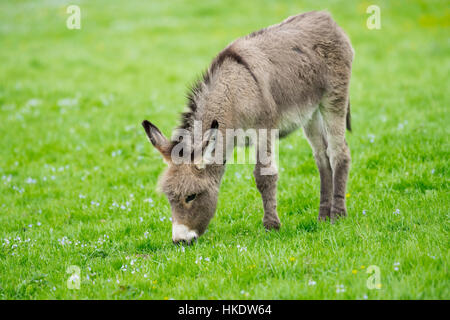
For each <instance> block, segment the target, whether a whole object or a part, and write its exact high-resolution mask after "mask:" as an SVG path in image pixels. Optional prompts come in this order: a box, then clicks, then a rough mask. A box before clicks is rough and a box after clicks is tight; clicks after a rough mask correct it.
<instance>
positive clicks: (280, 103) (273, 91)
mask: <svg viewBox="0 0 450 320" xmlns="http://www.w3.org/2000/svg"><path fill="white" fill-rule="evenodd" d="M353 54H354V53H353V49H352V46H351V44H350V40H349V39H348V37H347V36H346V34H345V33H344V32H343V31H342V29H341V28H340V27H339V26H337V25H336V23H335V22H334V21H333V19H332V18H331V16H330V15H329V14H328V13H326V12H308V13H304V14H300V15H297V16H293V17H290V18H288V19H286V20H284V21H283V22H281V23H279V24H277V25H273V26H270V27H267V28H265V29H262V30H260V31H257V32H254V33H252V34H250V35H248V36H245V37H242V38H239V39H237V40H236V41H234V42H232V43H231V44H230V45H228V46H227V47H226V48H225V49H224V50H223V51H221V52H220V53H219V55H218V56H217V57H216V58H215V59H214V60H213V62H212V63H211V65H210V67H209V68H208V70H207V71H206V72H205V74H204V75H203V77H202V79H201V80H200V81H198V82H197V84H196V85H195V86H194V87H193V88H192V89H191V91H190V93H189V95H188V111H186V112H185V113H183V116H182V123H181V125H180V126H179V128H177V129H176V130H175V132H174V137H175V138H174V137H172V139H171V140H168V139H167V138H166V137H165V136H164V135H163V134H162V133H161V131H160V130H159V129H158V128H157V127H156V126H154V125H153V124H152V123H150V122H149V121H147V120H145V121H144V122H143V123H142V125H143V126H144V129H145V131H146V133H147V135H148V137H149V139H150V141H151V143H152V144H153V145H154V146H155V147H156V149H158V151H159V152H160V153H161V154H162V156H163V158H164V160H165V161H166V162H167V163H168V168H167V170H166V171H165V172H164V174H163V175H162V177H161V179H160V181H159V186H160V189H161V190H162V191H163V192H164V193H165V194H166V196H167V198H168V200H169V202H170V205H171V208H172V226H173V229H172V240H173V241H174V243H178V242H180V241H183V242H187V243H190V242H192V241H193V240H195V239H196V238H197V237H199V236H200V235H201V234H203V233H204V232H205V230H206V227H207V226H208V223H209V221H210V220H211V218H212V217H213V215H214V212H215V209H216V204H217V195H218V191H219V186H220V182H221V178H222V176H223V173H224V170H225V162H226V159H227V156H226V155H227V154H229V153H227V150H229V149H230V148H233V147H234V140H235V139H225V140H224V141H223V140H222V139H220V138H219V137H222V136H224V133H225V131H226V130H227V129H244V130H246V129H250V128H253V129H279V130H280V136H286V135H288V134H289V133H291V132H292V131H294V130H295V129H297V128H299V127H303V130H304V133H305V135H306V137H307V138H308V141H309V143H310V145H311V147H312V150H313V154H314V157H315V160H316V163H317V167H318V169H319V173H320V209H319V220H326V219H330V220H331V221H334V220H335V219H336V218H338V217H340V216H345V215H346V214H347V210H346V206H345V193H346V183H347V178H348V171H349V166H350V151H349V148H348V146H347V143H346V141H345V131H346V128H347V129H348V130H350V103H349V98H348V90H349V83H350V76H351V65H352V60H353ZM196 123H199V124H200V125H201V127H202V129H201V133H202V137H203V139H200V140H198V139H192V138H191V137H189V135H186V132H187V133H193V135H194V136H195V132H194V131H195V124H196ZM182 132H183V133H182ZM218 133H219V134H218ZM220 140H222V141H220ZM271 143H272V141H271V138H270V137H268V138H267V139H266V140H265V141H263V142H261V141H260V140H258V141H257V143H256V148H257V150H259V149H261V148H264V149H267V153H268V159H269V161H262V159H261V158H259V157H258V158H257V161H256V166H255V170H254V177H255V181H256V185H257V188H258V190H259V192H260V193H261V196H262V200H263V206H264V218H263V223H264V226H265V227H266V229H268V230H270V229H278V228H279V227H280V220H279V218H278V214H277V209H276V207H277V203H276V183H277V179H278V173H277V169H276V166H275V164H274V161H273V156H272V155H271V154H270V152H271V149H270V147H269V148H267V146H269V145H271ZM263 144H267V145H263ZM180 145H181V146H182V148H181V149H180V148H179V146H180ZM224 154H225V156H224ZM212 155H214V159H215V160H217V159H218V158H219V159H220V161H211V158H212ZM258 155H259V153H258ZM174 157H182V158H183V159H185V160H186V159H187V160H190V161H184V162H181V163H180V162H179V161H175V160H174ZM266 160H267V159H266Z"/></svg>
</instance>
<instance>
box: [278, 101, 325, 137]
mask: <svg viewBox="0 0 450 320" xmlns="http://www.w3.org/2000/svg"><path fill="white" fill-rule="evenodd" d="M316 109H317V104H314V105H308V106H301V107H299V106H292V107H291V108H287V109H285V110H284V112H283V113H282V114H281V115H280V118H279V121H278V130H280V133H279V136H280V138H284V137H286V136H287V135H289V134H290V133H292V132H293V131H295V130H297V129H298V128H300V127H303V126H304V125H305V124H306V123H307V122H308V121H309V120H310V119H311V117H312V115H313V113H314V111H315V110H316Z"/></svg>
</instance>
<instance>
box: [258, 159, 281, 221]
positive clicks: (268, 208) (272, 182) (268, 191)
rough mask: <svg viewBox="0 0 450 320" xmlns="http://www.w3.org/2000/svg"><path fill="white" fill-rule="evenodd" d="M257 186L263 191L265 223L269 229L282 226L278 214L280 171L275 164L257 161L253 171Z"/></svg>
mask: <svg viewBox="0 0 450 320" xmlns="http://www.w3.org/2000/svg"><path fill="white" fill-rule="evenodd" d="M253 175H254V176H255V181H256V187H257V188H258V190H259V192H260V193H261V197H262V201H263V206H264V218H263V224H264V227H265V228H266V229H267V230H271V229H276V230H278V229H279V228H280V219H279V218H278V214H277V180H278V172H277V169H276V167H275V165H273V164H272V165H263V164H260V163H257V164H256V166H255V170H254V171H253Z"/></svg>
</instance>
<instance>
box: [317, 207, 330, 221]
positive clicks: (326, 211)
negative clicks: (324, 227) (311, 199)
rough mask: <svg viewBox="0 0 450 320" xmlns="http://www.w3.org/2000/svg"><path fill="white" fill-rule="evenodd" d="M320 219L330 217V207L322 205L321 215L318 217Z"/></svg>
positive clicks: (324, 219) (325, 219)
mask: <svg viewBox="0 0 450 320" xmlns="http://www.w3.org/2000/svg"><path fill="white" fill-rule="evenodd" d="M317 219H318V220H319V221H327V219H330V208H329V207H328V208H327V207H320V209H319V217H318V218H317Z"/></svg>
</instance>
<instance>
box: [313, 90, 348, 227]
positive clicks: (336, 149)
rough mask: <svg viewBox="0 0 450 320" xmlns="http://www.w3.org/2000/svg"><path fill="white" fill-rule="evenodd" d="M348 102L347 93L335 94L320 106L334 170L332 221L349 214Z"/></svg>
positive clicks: (328, 150)
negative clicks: (347, 200) (346, 204)
mask: <svg viewBox="0 0 450 320" xmlns="http://www.w3.org/2000/svg"><path fill="white" fill-rule="evenodd" d="M347 102H348V97H347V94H345V95H343V94H342V95H334V96H331V97H328V98H327V99H326V101H325V103H323V105H321V108H320V112H321V114H322V118H323V124H324V128H325V132H326V135H327V143H328V149H327V152H328V156H329V158H330V164H331V169H332V171H333V199H332V202H331V212H330V220H331V221H332V222H333V221H334V220H336V219H337V218H339V217H341V216H342V217H344V216H346V215H347V209H346V206H345V196H346V188H347V179H348V171H349V168H350V162H351V158H350V149H349V148H348V145H347V142H346V141H345V130H346V116H347Z"/></svg>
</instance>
